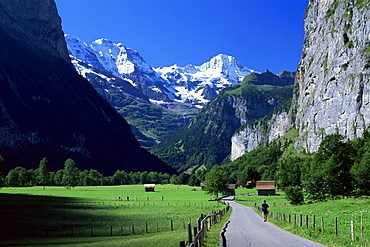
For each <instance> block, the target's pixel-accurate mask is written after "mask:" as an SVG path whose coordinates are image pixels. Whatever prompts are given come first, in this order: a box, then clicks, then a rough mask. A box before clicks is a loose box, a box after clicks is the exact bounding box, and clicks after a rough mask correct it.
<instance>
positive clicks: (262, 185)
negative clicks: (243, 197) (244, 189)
mask: <svg viewBox="0 0 370 247" xmlns="http://www.w3.org/2000/svg"><path fill="white" fill-rule="evenodd" d="M256 190H257V191H258V195H259V196H273V195H275V181H257V184H256Z"/></svg>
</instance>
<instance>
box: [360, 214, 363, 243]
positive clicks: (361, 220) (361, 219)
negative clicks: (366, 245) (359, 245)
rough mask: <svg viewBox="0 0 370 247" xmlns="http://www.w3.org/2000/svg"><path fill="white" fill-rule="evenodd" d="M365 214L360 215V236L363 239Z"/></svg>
mask: <svg viewBox="0 0 370 247" xmlns="http://www.w3.org/2000/svg"><path fill="white" fill-rule="evenodd" d="M363 219H364V218H363V214H362V213H361V215H360V236H361V237H362V230H363V225H364V222H363Z"/></svg>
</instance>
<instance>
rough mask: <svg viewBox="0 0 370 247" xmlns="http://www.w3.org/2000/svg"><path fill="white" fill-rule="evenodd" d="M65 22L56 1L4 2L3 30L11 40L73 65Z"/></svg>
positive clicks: (0, 4) (0, 15) (0, 10)
mask: <svg viewBox="0 0 370 247" xmlns="http://www.w3.org/2000/svg"><path fill="white" fill-rule="evenodd" d="M61 22H62V21H61V19H60V17H59V15H58V11H57V7H56V4H55V2H54V0H32V1H24V0H11V1H10V0H4V1H0V27H2V28H3V29H4V30H6V32H7V33H8V34H9V35H10V36H12V37H13V38H15V39H17V40H19V41H22V42H23V43H27V44H28V46H29V47H32V49H37V50H38V51H37V52H40V51H43V52H46V53H47V54H48V55H53V56H56V57H60V58H62V59H63V60H64V61H66V62H68V63H70V59H69V55H68V51H67V45H66V42H65V40H64V37H63V31H62V27H61ZM35 37H37V39H35Z"/></svg>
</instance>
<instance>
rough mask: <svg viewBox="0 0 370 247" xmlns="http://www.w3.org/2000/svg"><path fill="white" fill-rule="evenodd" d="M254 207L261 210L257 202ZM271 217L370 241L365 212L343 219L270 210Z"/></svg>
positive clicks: (345, 236)
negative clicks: (349, 218)
mask: <svg viewBox="0 0 370 247" xmlns="http://www.w3.org/2000/svg"><path fill="white" fill-rule="evenodd" d="M254 207H255V208H257V209H258V210H259V211H261V207H260V206H258V205H257V204H256V203H255V204H254ZM269 217H272V218H274V219H276V220H281V221H285V222H287V223H290V224H292V225H293V226H294V227H300V228H306V229H312V230H316V231H318V232H325V233H327V234H333V235H336V236H341V237H344V238H348V239H351V240H364V239H365V240H367V241H368V240H369V238H370V224H369V223H368V222H369V221H368V219H367V218H365V216H364V215H363V213H361V214H360V216H358V217H354V218H353V220H342V219H340V218H338V217H333V218H327V217H317V216H316V215H299V214H288V213H281V212H273V211H269Z"/></svg>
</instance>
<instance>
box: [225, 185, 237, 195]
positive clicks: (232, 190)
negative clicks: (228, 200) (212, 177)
mask: <svg viewBox="0 0 370 247" xmlns="http://www.w3.org/2000/svg"><path fill="white" fill-rule="evenodd" d="M236 188H238V186H237V185H236V184H229V185H228V186H227V190H225V191H224V192H223V193H222V194H223V195H226V196H235V189H236Z"/></svg>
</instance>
